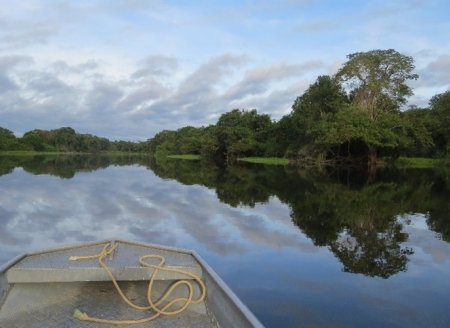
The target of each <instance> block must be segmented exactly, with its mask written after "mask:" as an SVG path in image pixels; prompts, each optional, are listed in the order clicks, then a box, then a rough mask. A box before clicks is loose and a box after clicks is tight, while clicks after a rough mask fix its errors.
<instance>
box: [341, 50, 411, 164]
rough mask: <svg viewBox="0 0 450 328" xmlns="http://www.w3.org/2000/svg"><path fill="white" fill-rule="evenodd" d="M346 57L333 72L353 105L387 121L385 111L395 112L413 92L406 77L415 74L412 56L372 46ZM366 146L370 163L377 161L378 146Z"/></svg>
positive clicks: (408, 78)
mask: <svg viewBox="0 0 450 328" xmlns="http://www.w3.org/2000/svg"><path fill="white" fill-rule="evenodd" d="M348 59H349V60H348V61H347V62H346V63H345V64H344V65H343V66H342V68H341V69H340V70H339V71H338V73H337V74H336V79H337V80H338V81H340V82H341V84H342V86H343V87H344V89H345V90H346V91H347V92H348V94H349V96H350V99H351V102H352V104H353V105H354V106H356V108H358V109H359V110H361V111H364V112H366V113H367V115H368V118H369V119H370V120H372V121H373V122H377V121H378V120H380V119H381V120H382V121H386V113H396V112H398V111H399V109H400V106H401V105H402V104H404V103H405V102H406V97H407V96H410V95H412V94H413V92H412V89H411V88H410V87H409V86H408V85H407V84H406V82H407V80H414V79H417V78H418V75H417V74H414V73H413V70H414V60H413V58H412V57H409V56H405V55H402V54H400V53H399V52H397V51H395V50H393V49H389V50H372V51H368V52H357V53H353V54H350V55H348ZM368 147H369V149H368V150H369V166H372V165H374V164H375V163H376V158H377V148H376V145H374V144H368Z"/></svg>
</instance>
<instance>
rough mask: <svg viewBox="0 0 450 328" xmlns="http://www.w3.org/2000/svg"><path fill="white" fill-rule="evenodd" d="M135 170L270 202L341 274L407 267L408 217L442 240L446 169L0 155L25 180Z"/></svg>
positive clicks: (448, 228)
mask: <svg viewBox="0 0 450 328" xmlns="http://www.w3.org/2000/svg"><path fill="white" fill-rule="evenodd" d="M136 164H138V165H141V166H145V167H147V168H148V169H151V170H152V171H153V172H154V173H155V174H156V175H158V176H159V177H161V178H164V179H175V180H177V181H179V182H180V183H183V184H186V185H193V184H197V185H203V186H206V187H208V188H210V189H215V191H216V194H217V197H218V199H219V200H220V201H221V202H223V203H226V204H229V205H230V206H233V207H237V206H249V207H253V206H255V205H256V204H258V203H264V202H267V201H268V200H269V198H270V197H272V196H276V197H277V198H278V199H280V200H281V201H282V202H283V203H285V204H287V205H288V206H289V207H290V208H291V218H292V222H293V223H294V224H295V225H296V226H297V227H298V228H299V229H300V230H301V231H302V232H303V233H304V234H306V235H307V236H308V237H309V238H310V239H311V240H312V241H313V243H314V244H315V245H316V246H322V247H327V248H328V249H329V250H330V251H332V252H333V254H334V255H335V256H336V257H337V258H338V259H339V260H340V262H341V263H342V265H343V266H344V268H343V270H344V271H346V272H351V273H360V274H364V275H368V276H372V277H381V278H388V277H390V276H392V275H394V274H396V273H398V272H400V271H405V270H406V269H407V263H408V257H409V256H410V255H411V254H413V252H414V250H413V249H411V248H409V247H406V246H405V245H404V244H405V242H406V241H407V240H408V234H407V233H405V232H404V226H405V225H407V224H409V221H408V215H407V214H409V213H423V214H425V215H426V217H427V224H428V227H429V229H430V230H433V231H435V232H436V234H437V237H438V238H441V239H443V240H445V241H447V242H450V216H449V215H448V213H449V212H450V208H449V202H448V199H450V187H449V186H450V178H449V176H450V173H449V170H445V169H442V170H440V171H432V170H404V171H397V170H392V169H391V170H387V169H385V170H382V171H379V172H377V176H376V177H375V178H374V177H372V176H371V178H370V179H368V176H367V174H366V172H364V171H355V170H333V171H323V172H317V171H311V170H310V171H305V170H300V169H297V168H293V167H288V166H287V167H274V166H263V165H249V164H248V165H247V164H246V165H236V166H229V167H218V166H216V165H213V164H211V163H207V162H203V161H196V162H191V161H182V160H168V159H167V160H161V159H158V160H155V159H154V158H150V157H146V156H113V157H111V156H100V155H99V156H82V155H77V156H50V157H49V156H17V157H5V156H4V157H2V158H1V161H0V175H3V174H8V173H10V172H12V170H13V169H14V168H15V167H22V168H23V169H24V170H25V171H27V172H30V173H32V174H51V175H55V176H58V177H61V178H72V177H74V175H75V174H76V173H77V172H80V171H83V172H88V171H93V170H97V169H101V168H106V167H108V166H110V165H136Z"/></svg>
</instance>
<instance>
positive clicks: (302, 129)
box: [149, 49, 450, 164]
mask: <svg viewBox="0 0 450 328" xmlns="http://www.w3.org/2000/svg"><path fill="white" fill-rule="evenodd" d="M413 70H414V65H413V59H412V58H411V57H408V56H404V55H402V54H400V53H398V52H397V51H395V50H392V49H391V50H374V51H369V52H360V53H354V54H351V55H349V56H348V61H347V62H346V63H345V64H344V65H343V66H342V68H341V69H340V70H339V71H338V72H337V74H336V75H334V76H319V77H318V78H317V80H316V81H315V82H314V83H313V84H311V85H310V86H309V88H308V89H307V90H306V91H305V92H304V93H303V94H302V95H300V96H299V97H297V99H296V100H295V102H294V104H293V105H292V111H291V112H290V113H289V114H288V115H286V116H284V117H282V118H281V119H280V120H279V121H277V122H276V121H273V120H272V119H271V118H270V116H268V115H266V114H258V112H257V111H256V110H255V109H253V110H239V109H235V110H232V111H230V112H227V113H224V114H223V115H221V116H220V118H219V119H218V121H217V123H216V124H215V125H210V126H208V127H201V128H195V127H183V128H181V129H179V130H177V131H167V130H165V131H162V132H160V133H158V134H157V135H156V136H155V137H154V138H152V139H150V140H149V147H150V151H151V152H152V153H155V154H188V153H190V154H199V155H201V156H203V157H209V158H215V159H219V160H220V161H225V162H228V163H230V162H234V161H235V160H236V159H237V158H239V157H248V156H266V157H269V156H277V157H287V158H289V159H290V160H291V161H293V162H298V163H306V164H308V163H329V164H335V163H349V162H351V163H355V162H360V163H369V164H375V163H376V162H377V159H378V158H379V156H383V157H392V158H396V157H398V156H400V155H404V156H425V157H443V156H448V155H449V154H450V143H449V140H450V91H447V92H444V93H441V94H437V95H435V96H434V97H432V98H431V100H430V102H429V107H428V108H418V107H416V106H410V107H409V108H408V109H405V108H404V106H405V104H406V100H407V97H408V96H410V95H412V93H413V92H412V89H411V88H410V87H409V86H408V85H407V81H408V80H414V79H417V78H418V76H417V75H416V74H413V73H412V71H413Z"/></svg>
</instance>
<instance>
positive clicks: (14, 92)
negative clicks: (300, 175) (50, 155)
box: [0, 0, 450, 141]
mask: <svg viewBox="0 0 450 328" xmlns="http://www.w3.org/2000/svg"><path fill="white" fill-rule="evenodd" d="M449 12H450V2H449V1H448V0H389V1H381V0H378V1H377V0H368V1H356V0H355V1H353V0H342V1H337V0H279V1H269V0H258V1H256V0H255V1H250V0H248V1H246V0H240V1H237V0H236V1H214V0H209V1H206V0H205V1H187V0H186V1H170V0H166V1H162V0H161V1H158V0H110V1H106V0H104V1H101V0H77V1H67V0H66V1H57V0H21V1H9V0H0V127H4V128H7V129H9V130H11V131H13V132H14V133H15V134H16V136H21V135H22V134H23V133H25V132H26V131H30V130H33V129H56V128H59V127H63V126H71V127H73V128H74V129H75V130H76V131H77V132H79V133H90V134H95V135H98V136H102V137H107V138H109V139H111V140H119V139H120V140H133V141H138V140H146V139H148V138H151V137H153V136H154V135H155V134H156V133H158V132H159V131H162V130H164V129H169V130H175V129H178V128H181V127H183V126H188V125H190V126H196V127H200V126H207V125H209V124H214V123H216V122H217V119H218V118H219V117H220V115H221V114H223V113H225V112H227V111H229V110H231V109H234V108H239V109H253V108H256V109H257V110H258V112H259V113H264V114H269V115H270V116H271V117H272V119H273V120H278V119H280V118H281V117H282V116H283V115H286V114H288V113H289V112H290V111H291V106H292V104H293V102H294V100H295V99H296V98H297V97H298V96H299V95H301V94H302V93H303V92H304V91H305V90H306V89H307V88H308V86H309V85H310V84H312V83H314V81H315V80H316V78H317V77H318V76H319V75H324V74H329V75H332V74H335V73H336V72H337V70H338V69H339V68H340V67H341V65H342V64H343V63H345V61H346V60H347V55H349V54H351V53H355V52H360V51H370V50H374V49H395V50H397V51H398V52H400V53H402V54H404V55H407V56H412V57H413V58H414V60H415V66H416V69H415V72H416V73H417V74H419V79H418V80H416V81H412V82H410V85H411V87H412V88H413V89H414V95H413V96H412V97H410V99H409V104H410V105H412V104H414V105H417V106H427V105H428V101H429V99H430V98H431V97H432V96H433V95H435V94H438V93H441V92H445V91H447V90H449V89H450V36H449V31H450V19H448V13H449Z"/></svg>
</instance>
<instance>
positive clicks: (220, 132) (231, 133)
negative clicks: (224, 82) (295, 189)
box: [149, 109, 274, 163]
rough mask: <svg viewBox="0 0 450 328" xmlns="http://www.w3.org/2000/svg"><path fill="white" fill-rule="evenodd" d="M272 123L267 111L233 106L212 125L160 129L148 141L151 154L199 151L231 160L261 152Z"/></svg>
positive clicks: (264, 147)
mask: <svg viewBox="0 0 450 328" xmlns="http://www.w3.org/2000/svg"><path fill="white" fill-rule="evenodd" d="M273 124H274V123H273V122H272V120H271V119H270V116H269V115H267V114H258V113H257V111H256V110H255V109H253V110H249V111H247V110H239V109H234V110H232V111H230V112H227V113H225V114H222V115H221V116H220V118H219V120H218V121H217V124H216V125H212V126H208V127H200V128H195V127H191V126H189V127H184V128H181V129H179V130H176V131H167V130H164V131H162V132H159V133H158V134H156V135H155V137H153V138H152V139H150V141H149V150H150V152H152V153H154V154H155V155H157V156H158V155H168V154H199V155H202V156H204V157H207V158H212V159H217V160H220V161H225V162H227V163H232V162H234V161H235V160H236V159H237V158H238V157H242V156H250V155H264V154H265V150H266V148H267V147H268V145H267V143H268V142H269V139H270V138H269V135H270V133H271V131H272V127H273Z"/></svg>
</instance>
